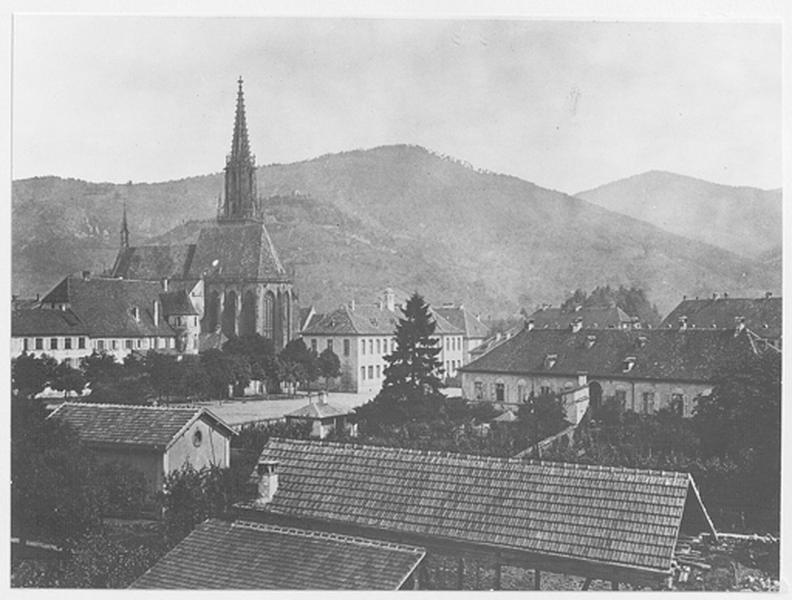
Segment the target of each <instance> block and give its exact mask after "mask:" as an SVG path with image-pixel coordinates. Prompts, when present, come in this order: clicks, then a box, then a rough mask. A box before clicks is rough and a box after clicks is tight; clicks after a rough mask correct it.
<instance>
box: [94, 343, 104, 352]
mask: <svg viewBox="0 0 792 600" xmlns="http://www.w3.org/2000/svg"><path fill="white" fill-rule="evenodd" d="M96 349H97V350H99V352H104V349H105V341H104V340H96Z"/></svg>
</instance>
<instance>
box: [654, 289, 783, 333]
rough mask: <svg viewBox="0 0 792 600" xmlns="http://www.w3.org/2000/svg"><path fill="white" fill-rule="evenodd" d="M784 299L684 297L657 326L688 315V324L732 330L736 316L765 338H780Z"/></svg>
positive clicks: (672, 325) (665, 324) (672, 323)
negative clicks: (690, 298) (693, 298)
mask: <svg viewBox="0 0 792 600" xmlns="http://www.w3.org/2000/svg"><path fill="white" fill-rule="evenodd" d="M783 311H784V302H783V300H782V299H781V298H778V297H770V298H717V299H714V298H711V299H708V300H683V301H682V302H680V303H679V305H677V307H676V308H675V309H674V310H672V311H671V314H669V315H668V316H667V317H666V318H665V320H663V322H662V324H661V325H660V327H661V328H668V327H678V326H679V318H680V317H682V316H685V317H687V323H688V327H692V326H694V325H695V326H696V328H698V329H701V328H713V327H716V328H718V329H733V328H734V324H735V318H736V317H743V318H744V319H745V326H746V327H747V328H748V329H750V330H751V331H753V332H754V333H755V334H757V335H759V336H760V337H764V338H770V339H774V338H780V337H781V332H782V313H783Z"/></svg>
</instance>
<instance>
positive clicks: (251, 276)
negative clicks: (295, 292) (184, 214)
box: [187, 223, 288, 281]
mask: <svg viewBox="0 0 792 600" xmlns="http://www.w3.org/2000/svg"><path fill="white" fill-rule="evenodd" d="M202 274H206V277H207V279H220V280H229V279H245V280H255V281H271V280H283V281H285V280H286V279H288V278H287V276H286V271H285V270H284V268H283V265H281V262H280V259H279V258H278V254H277V252H276V251H275V246H273V244H272V240H271V239H270V236H269V233H267V229H266V227H264V224H263V223H223V224H218V225H214V226H212V227H204V228H203V229H202V230H201V233H200V234H199V236H198V242H197V243H196V244H195V254H194V256H193V259H192V262H191V263H190V266H189V270H188V272H187V276H188V277H197V278H200V277H201V275H202Z"/></svg>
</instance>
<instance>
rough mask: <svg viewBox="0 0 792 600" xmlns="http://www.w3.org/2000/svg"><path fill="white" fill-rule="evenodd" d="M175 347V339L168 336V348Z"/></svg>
mask: <svg viewBox="0 0 792 600" xmlns="http://www.w3.org/2000/svg"><path fill="white" fill-rule="evenodd" d="M175 347H176V340H175V339H174V338H168V348H175Z"/></svg>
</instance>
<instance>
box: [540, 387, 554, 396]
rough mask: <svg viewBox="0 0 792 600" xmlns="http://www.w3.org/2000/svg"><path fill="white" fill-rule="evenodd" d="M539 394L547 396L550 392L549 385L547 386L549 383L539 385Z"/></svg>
mask: <svg viewBox="0 0 792 600" xmlns="http://www.w3.org/2000/svg"><path fill="white" fill-rule="evenodd" d="M539 394H540V395H541V396H549V395H550V394H551V392H550V386H549V385H542V386H539Z"/></svg>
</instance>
